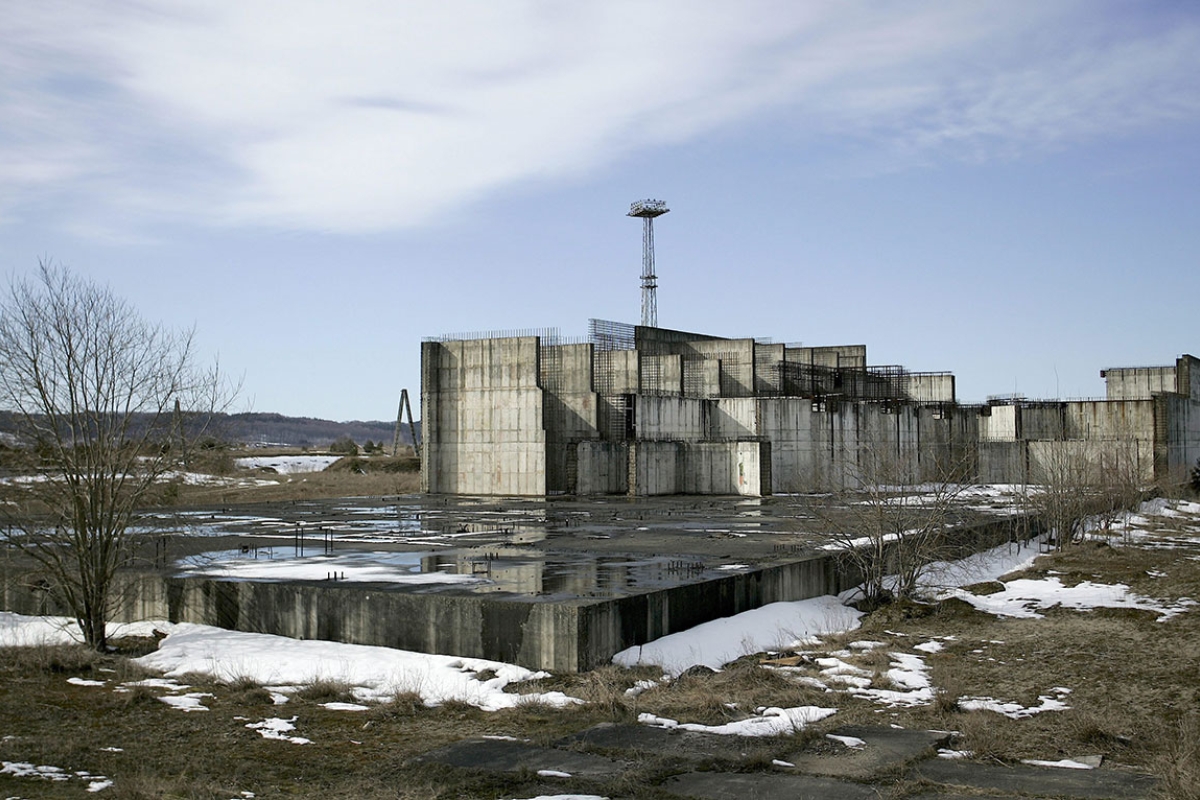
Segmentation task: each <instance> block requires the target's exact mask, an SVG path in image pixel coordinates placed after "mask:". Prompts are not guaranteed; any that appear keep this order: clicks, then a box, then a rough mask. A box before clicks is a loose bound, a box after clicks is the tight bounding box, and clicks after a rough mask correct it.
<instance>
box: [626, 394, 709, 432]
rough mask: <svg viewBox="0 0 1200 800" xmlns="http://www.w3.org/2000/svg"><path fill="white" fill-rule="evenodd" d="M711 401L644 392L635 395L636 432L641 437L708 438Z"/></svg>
mask: <svg viewBox="0 0 1200 800" xmlns="http://www.w3.org/2000/svg"><path fill="white" fill-rule="evenodd" d="M713 404H714V401H710V400H699V399H695V398H690V397H664V396H654V395H645V396H642V397H639V398H638V407H637V433H638V438H639V439H640V440H642V441H651V442H653V441H668V440H672V441H673V440H687V441H699V440H701V439H707V438H710V435H709V430H710V426H711V424H710V422H709V418H710V416H711V414H712V408H713Z"/></svg>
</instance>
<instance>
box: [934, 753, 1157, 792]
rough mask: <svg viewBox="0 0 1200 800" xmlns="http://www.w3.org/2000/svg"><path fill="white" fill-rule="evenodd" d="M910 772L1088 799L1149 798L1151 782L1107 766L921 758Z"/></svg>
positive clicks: (985, 787) (987, 787) (941, 780)
mask: <svg viewBox="0 0 1200 800" xmlns="http://www.w3.org/2000/svg"><path fill="white" fill-rule="evenodd" d="M911 775H912V777H914V778H923V779H925V780H927V781H930V782H932V783H938V784H943V785H946V786H959V787H967V788H972V789H979V790H982V791H998V792H1006V793H1010V794H1027V795H1033V796H1034V797H1081V798H1089V800H1109V799H1110V798H1111V800H1126V799H1127V798H1149V797H1150V795H1151V793H1152V792H1153V790H1154V785H1155V780H1154V777H1153V776H1151V775H1141V774H1137V773H1132V772H1118V771H1116V770H1109V769H1089V770H1083V769H1055V768H1052V767H1030V766H1011V767H1006V766H999V765H993V764H974V763H970V762H962V761H948V760H945V759H930V760H929V761H925V762H923V763H921V764H919V765H918V766H917V767H916V768H915V769H914V770H913V771H912V773H911ZM935 796H936V795H935Z"/></svg>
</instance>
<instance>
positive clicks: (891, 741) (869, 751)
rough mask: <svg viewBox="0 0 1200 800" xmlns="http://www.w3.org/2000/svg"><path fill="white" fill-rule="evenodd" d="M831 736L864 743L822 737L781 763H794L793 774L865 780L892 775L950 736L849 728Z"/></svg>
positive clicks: (931, 750) (861, 727)
mask: <svg viewBox="0 0 1200 800" xmlns="http://www.w3.org/2000/svg"><path fill="white" fill-rule="evenodd" d="M830 735H831V736H843V737H850V738H851V739H858V740H861V741H862V742H863V743H864V744H862V745H860V746H854V747H849V746H846V745H845V744H842V743H840V742H838V741H835V740H832V739H829V738H822V739H818V740H816V741H815V742H814V743H813V744H812V745H811V746H809V747H808V748H806V749H804V750H802V751H800V752H798V753H796V754H794V755H791V756H785V757H784V758H783V760H784V761H787V762H789V763H791V764H794V765H795V766H794V769H795V770H796V771H797V772H803V773H806V774H810V775H827V776H831V777H839V778H853V779H860V780H865V779H869V778H875V777H879V776H880V775H882V774H883V773H885V772H894V771H897V770H899V769H901V768H903V767H904V766H906V765H908V764H910V763H911V762H913V761H916V760H918V759H921V758H924V757H927V756H930V755H932V754H933V751H934V748H937V747H940V746H943V745H944V744H946V742H948V741H949V740H950V738H951V735H952V734H949V733H945V732H935V731H913V730H901V729H897V728H879V727H867V726H861V725H849V726H845V727H842V728H838V729H837V730H835V731H832V733H831V734H830Z"/></svg>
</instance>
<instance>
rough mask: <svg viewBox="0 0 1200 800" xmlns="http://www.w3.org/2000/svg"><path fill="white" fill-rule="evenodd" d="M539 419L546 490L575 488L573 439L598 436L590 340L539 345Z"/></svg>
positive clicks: (562, 491)
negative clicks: (569, 343) (543, 453)
mask: <svg viewBox="0 0 1200 800" xmlns="http://www.w3.org/2000/svg"><path fill="white" fill-rule="evenodd" d="M539 372H540V382H541V386H542V389H543V406H542V423H543V425H544V426H545V440H546V492H548V493H551V494H557V493H573V492H574V491H575V484H576V473H577V466H578V465H577V462H576V447H575V445H576V443H577V442H580V441H582V440H585V439H593V440H594V439H599V438H600V430H599V427H598V424H599V409H598V405H599V395H597V394H596V393H595V392H594V391H592V373H593V364H592V346H591V345H590V344H574V345H550V346H547V345H543V346H542V348H541V352H540V366H539Z"/></svg>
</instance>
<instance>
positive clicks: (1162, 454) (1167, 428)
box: [1153, 356, 1200, 484]
mask: <svg viewBox="0 0 1200 800" xmlns="http://www.w3.org/2000/svg"><path fill="white" fill-rule="evenodd" d="M1189 358H1190V356H1189ZM1196 372H1198V373H1200V370H1197V371H1196ZM1196 396H1197V397H1200V394H1198V395H1196ZM1153 403H1154V410H1155V419H1156V421H1158V424H1157V425H1156V431H1157V432H1158V434H1159V436H1158V438H1157V439H1156V440H1155V442H1154V444H1155V452H1154V472H1155V475H1154V477H1155V479H1156V480H1159V481H1162V482H1164V483H1172V484H1182V483H1186V482H1187V480H1188V477H1189V473H1190V472H1191V469H1192V468H1193V467H1195V466H1197V462H1200V402H1198V401H1197V400H1191V399H1189V398H1186V397H1182V396H1180V395H1159V396H1158V397H1156V398H1155V399H1154V401H1153Z"/></svg>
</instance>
